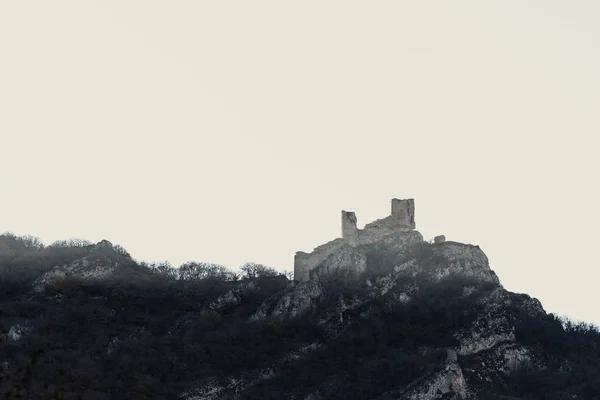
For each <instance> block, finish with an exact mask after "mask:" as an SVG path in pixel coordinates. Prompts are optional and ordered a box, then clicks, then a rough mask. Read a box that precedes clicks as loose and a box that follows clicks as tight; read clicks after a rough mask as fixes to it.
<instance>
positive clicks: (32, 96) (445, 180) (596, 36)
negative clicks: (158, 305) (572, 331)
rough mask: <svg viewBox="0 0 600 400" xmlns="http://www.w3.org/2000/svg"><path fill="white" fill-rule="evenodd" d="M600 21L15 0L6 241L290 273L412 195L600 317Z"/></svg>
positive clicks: (1, 26) (504, 8) (6, 84)
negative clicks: (342, 220) (349, 215)
mask: <svg viewBox="0 0 600 400" xmlns="http://www.w3.org/2000/svg"><path fill="white" fill-rule="evenodd" d="M599 7H600V5H599V4H598V2H597V1H585V0H582V1H578V2H556V1H546V0H538V1H530V2H522V1H502V2H498V1H488V0H482V1H476V2H475V1H470V2H465V3H461V4H456V3H454V2H432V1H427V0H425V1H419V2H397V1H385V0H384V1H381V2H378V3H377V4H376V5H375V4H372V3H371V2H358V1H352V0H349V1H344V2H339V1H328V0H321V1H313V0H309V1H303V2H301V3H298V4H291V3H287V2H286V3H284V2H279V1H266V0H257V1H252V2H245V1H233V2H197V1H186V0H184V1H180V2H177V4H176V5H174V4H172V3H171V2H159V1H152V0H148V1H145V0H144V1H141V0H123V1H119V2H109V1H102V2H81V1H76V0H62V1H59V2H56V1H53V2H48V1H41V0H32V1H28V2H19V1H10V2H8V1H7V2H2V3H1V4H0V54H1V55H2V56H1V57H2V59H1V62H0V88H1V90H0V110H1V111H0V138H1V143H2V146H1V148H0V156H1V157H2V160H3V163H4V165H5V167H4V168H2V169H0V179H1V181H2V185H3V186H2V187H3V192H2V193H4V194H6V195H5V196H2V197H1V198H0V224H1V227H0V230H1V231H4V230H10V231H13V232H15V233H16V234H18V235H28V234H31V235H36V236H39V237H41V238H42V239H43V241H44V242H45V243H47V244H49V243H52V242H53V241H55V240H59V239H67V238H70V237H77V238H84V239H88V240H90V241H92V242H95V243H96V242H99V241H101V240H102V239H105V238H107V239H109V240H110V241H112V242H114V243H119V244H121V245H123V246H124V247H125V248H127V250H128V251H129V252H131V254H133V255H135V257H137V258H139V259H143V260H148V261H162V260H164V259H166V260H169V261H171V263H172V264H173V265H179V264H181V263H183V262H185V261H188V260H195V259H202V260H205V261H207V262H214V263H219V264H224V265H226V266H228V267H230V268H235V267H237V266H239V265H241V264H242V263H244V262H246V261H248V260H251V261H255V262H260V263H265V264H267V265H272V266H273V267H274V268H277V269H278V270H284V269H290V268H291V267H292V265H293V254H294V252H295V251H296V250H299V249H301V250H304V251H309V250H311V249H312V248H314V247H315V246H317V245H319V244H320V243H323V242H325V241H327V240H329V238H331V237H336V236H338V235H339V226H338V216H337V213H338V212H339V209H340V208H344V209H351V210H354V211H355V212H356V213H357V215H359V220H358V226H359V227H362V226H363V225H364V223H365V222H367V221H371V220H373V219H375V218H377V217H378V216H379V215H381V214H382V212H384V211H386V210H387V208H386V207H385V205H384V204H381V202H380V201H381V199H390V198H392V197H395V196H401V197H402V196H404V197H408V196H411V197H415V198H416V199H419V213H418V215H417V217H418V219H419V226H420V230H421V232H422V233H423V235H424V236H425V237H426V238H433V237H434V236H436V235H438V234H445V235H446V236H447V237H448V238H452V240H458V241H463V242H476V243H478V244H479V245H480V246H481V247H482V248H483V249H484V250H485V251H486V254H488V255H489V257H490V259H491V260H492V262H493V267H494V269H495V270H497V271H498V272H499V274H500V275H501V276H502V277H503V282H504V284H505V285H506V287H507V288H509V289H511V290H514V291H517V292H527V293H530V294H532V295H534V296H535V297H537V298H539V299H541V301H542V302H543V303H544V305H545V307H547V309H548V310H551V311H553V312H557V313H560V314H567V315H570V316H572V317H574V318H577V319H581V320H586V321H594V322H596V323H600V316H599V314H598V310H597V308H596V306H595V305H596V304H598V303H600V297H598V296H600V295H599V294H598V293H597V290H596V286H597V282H598V273H597V271H598V265H597V264H598V263H597V262H596V261H595V259H596V257H595V248H596V245H597V243H596V241H597V234H596V227H598V226H600V214H599V209H598V207H597V204H598V203H599V202H600V197H599V193H598V190H597V188H596V185H595V184H594V182H595V181H596V180H597V176H598V172H599V171H600V164H599V163H600V161H599V159H598V157H597V156H596V154H595V153H596V151H597V150H596V149H597V148H598V147H599V145H598V135H597V132H599V131H600V122H599V120H598V118H597V114H598V113H597V110H598V109H599V108H600V76H599V75H598V73H597V71H598V70H600V55H599V53H598V51H597V49H598V47H599V46H600V25H599V24H598V23H597V21H598V18H599V16H600V10H599ZM232 248H235V249H236V251H231V249H232Z"/></svg>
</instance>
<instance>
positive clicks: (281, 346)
mask: <svg viewBox="0 0 600 400" xmlns="http://www.w3.org/2000/svg"><path fill="white" fill-rule="evenodd" d="M1 242H2V241H1V240H0V244H1ZM9 244H10V243H9ZM11 246H12V245H11ZM11 246H7V245H4V247H0V249H2V248H4V251H5V256H2V254H0V266H1V267H2V268H3V271H13V272H14V268H16V266H17V265H21V268H22V269H23V268H27V270H31V271H33V272H32V273H28V274H26V279H25V278H24V279H22V280H18V279H14V277H15V276H14V275H10V276H12V278H10V279H8V278H6V276H9V275H6V274H4V275H3V276H5V279H4V280H3V281H2V285H3V286H2V291H1V293H3V296H2V297H0V311H1V313H0V324H1V327H2V336H1V338H2V340H1V341H0V361H1V363H0V370H1V371H2V374H0V378H1V379H0V395H4V396H5V398H17V395H19V396H21V397H20V398H72V399H77V398H82V399H88V400H90V399H120V398H123V399H125V398H147V399H184V400H210V399H215V400H216V399H302V400H317V399H415V400H416V399H419V400H429V399H455V400H458V399H542V398H543V399H566V398H569V399H573V398H578V399H596V398H600V389H599V388H600V385H599V383H600V379H599V378H598V376H600V374H599V373H600V367H599V365H600V333H599V332H598V331H597V330H596V329H595V328H594V327H591V326H589V325H585V324H570V323H568V322H565V321H561V320H559V319H557V318H556V317H555V316H553V315H552V314H547V313H546V311H545V310H544V308H543V307H542V305H541V304H540V302H539V301H538V300H536V299H534V298H531V297H530V296H528V295H525V294H517V293H512V292H510V291H507V290H506V289H504V288H503V287H502V285H501V283H500V281H499V279H498V277H497V275H496V274H495V273H494V271H492V270H491V268H490V266H489V262H488V259H487V257H486V255H485V254H484V252H483V251H482V250H481V249H480V248H479V247H478V246H473V245H469V244H462V243H456V242H446V241H441V240H440V241H438V243H429V242H425V241H423V240H422V238H421V237H420V234H418V232H414V231H413V232H401V233H398V234H397V235H396V236H394V235H385V237H383V236H382V240H379V241H378V242H376V243H369V244H367V245H361V246H345V245H343V243H342V245H340V246H339V248H337V249H336V251H335V252H333V253H331V254H330V255H328V256H327V257H326V258H324V259H323V260H322V264H321V265H319V266H318V268H315V269H314V273H313V274H312V279H311V280H308V281H305V282H293V281H290V280H288V279H287V278H286V277H284V276H283V275H280V276H267V275H269V274H265V275H264V276H258V277H255V278H252V279H244V278H243V277H240V278H239V279H234V280H230V281H224V280H219V279H201V280H184V279H177V277H176V274H173V273H170V272H169V271H164V270H161V271H158V270H156V269H150V268H147V266H144V265H139V264H137V263H136V262H135V261H133V260H132V259H131V257H129V255H128V254H127V253H126V252H124V251H123V250H122V249H120V248H119V247H117V246H113V245H112V244H110V243H109V242H106V241H103V242H100V243H98V244H96V245H89V246H84V247H78V248H72V249H66V250H65V249H61V250H60V251H59V252H57V251H58V250H57V249H48V248H46V249H41V248H37V249H33V250H31V249H30V251H29V250H28V252H25V253H24V252H23V251H22V250H18V249H17V250H14V249H15V248H14V246H12V247H11ZM2 257H4V258H2ZM11 273H12V272H11ZM11 396H12V397H11ZM52 396H55V397H52ZM60 396H63V397H60Z"/></svg>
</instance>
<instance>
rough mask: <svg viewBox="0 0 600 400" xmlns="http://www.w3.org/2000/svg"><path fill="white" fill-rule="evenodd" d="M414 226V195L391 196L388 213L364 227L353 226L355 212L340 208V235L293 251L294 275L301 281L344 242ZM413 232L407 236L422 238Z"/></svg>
mask: <svg viewBox="0 0 600 400" xmlns="http://www.w3.org/2000/svg"><path fill="white" fill-rule="evenodd" d="M415 227H416V225H415V202H414V199H405V200H401V199H392V210H391V214H390V215H389V216H387V217H386V218H383V219H378V220H376V221H373V222H371V223H369V224H367V225H365V227H364V228H363V229H358V227H357V226H356V214H355V213H354V212H351V211H344V210H342V237H341V238H337V239H335V240H332V241H331V242H328V243H326V244H324V245H321V246H319V247H317V248H315V249H314V250H313V251H312V253H305V252H303V251H298V252H296V255H295V257H294V279H295V280H296V281H300V282H305V281H308V280H310V279H311V272H313V270H315V269H316V268H318V267H319V266H321V264H323V262H324V261H326V260H327V259H328V258H329V257H330V256H331V255H332V254H333V253H335V252H336V251H337V250H339V249H341V248H342V247H344V246H350V247H357V246H361V245H368V244H372V243H376V242H380V241H382V240H384V239H385V238H387V237H389V236H391V235H394V234H401V233H403V232H406V233H408V232H411V231H414V229H415ZM414 233H415V235H410V234H409V235H408V237H410V238H414V240H419V239H420V240H422V237H421V235H420V234H418V232H414Z"/></svg>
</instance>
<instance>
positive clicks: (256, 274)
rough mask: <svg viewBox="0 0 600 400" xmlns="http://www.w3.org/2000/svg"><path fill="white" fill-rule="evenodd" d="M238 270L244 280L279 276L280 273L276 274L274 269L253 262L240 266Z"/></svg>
mask: <svg viewBox="0 0 600 400" xmlns="http://www.w3.org/2000/svg"><path fill="white" fill-rule="evenodd" d="M240 270H241V271H242V277H243V278H246V279H250V278H260V277H264V276H277V275H281V273H279V272H277V271H276V270H275V269H274V268H271V267H267V266H266V265H263V264H257V263H253V262H248V263H246V264H244V265H242V266H241V267H240Z"/></svg>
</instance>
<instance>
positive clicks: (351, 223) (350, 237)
mask: <svg viewBox="0 0 600 400" xmlns="http://www.w3.org/2000/svg"><path fill="white" fill-rule="evenodd" d="M342 238H343V239H346V240H347V241H348V243H350V245H353V246H356V245H357V244H358V228H357V227H356V214H355V213H353V212H352V211H342Z"/></svg>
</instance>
